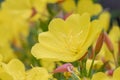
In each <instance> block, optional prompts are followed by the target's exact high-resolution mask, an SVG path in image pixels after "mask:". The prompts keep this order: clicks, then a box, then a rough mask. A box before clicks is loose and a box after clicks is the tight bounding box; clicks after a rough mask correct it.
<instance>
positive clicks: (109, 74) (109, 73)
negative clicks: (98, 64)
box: [106, 70, 114, 76]
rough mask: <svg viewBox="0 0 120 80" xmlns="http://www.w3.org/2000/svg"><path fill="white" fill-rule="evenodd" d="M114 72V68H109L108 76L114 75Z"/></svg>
mask: <svg viewBox="0 0 120 80" xmlns="http://www.w3.org/2000/svg"><path fill="white" fill-rule="evenodd" d="M113 72H114V70H108V71H107V72H106V73H107V75H108V76H112V75H113Z"/></svg>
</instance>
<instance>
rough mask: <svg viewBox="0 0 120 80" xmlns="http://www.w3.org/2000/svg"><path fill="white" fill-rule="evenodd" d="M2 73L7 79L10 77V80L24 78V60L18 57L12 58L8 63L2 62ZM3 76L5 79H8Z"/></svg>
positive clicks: (21, 79)
mask: <svg viewBox="0 0 120 80" xmlns="http://www.w3.org/2000/svg"><path fill="white" fill-rule="evenodd" d="M0 65H1V66H0V68H1V70H0V73H1V75H4V76H6V79H7V78H9V77H10V80H24V79H25V68H24V65H23V63H22V62H20V61H19V60H17V59H12V60H11V61H10V62H9V63H8V64H5V63H0ZM0 78H2V76H0ZM6 79H5V78H3V80H6Z"/></svg>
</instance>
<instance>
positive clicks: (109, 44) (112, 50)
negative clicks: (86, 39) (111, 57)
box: [104, 32, 114, 53]
mask: <svg viewBox="0 0 120 80" xmlns="http://www.w3.org/2000/svg"><path fill="white" fill-rule="evenodd" d="M104 41H105V43H106V45H107V47H108V49H109V50H110V51H111V52H112V53H113V52H114V48H113V44H112V42H111V40H110V38H109V37H108V35H107V33H106V32H104Z"/></svg>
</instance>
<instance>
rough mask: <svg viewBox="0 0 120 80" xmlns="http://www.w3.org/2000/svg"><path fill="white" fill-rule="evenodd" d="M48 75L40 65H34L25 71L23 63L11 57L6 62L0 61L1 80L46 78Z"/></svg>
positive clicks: (41, 79)
mask: <svg viewBox="0 0 120 80" xmlns="http://www.w3.org/2000/svg"><path fill="white" fill-rule="evenodd" d="M48 78H50V75H49V74H48V72H47V70H46V69H45V68H42V67H34V68H32V69H30V70H27V71H25V67H24V64H23V63H22V62H21V61H20V60H18V59H12V60H11V61H10V62H9V63H8V64H5V63H3V62H0V79H2V80H48Z"/></svg>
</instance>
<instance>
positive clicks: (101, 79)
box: [92, 72, 111, 80]
mask: <svg viewBox="0 0 120 80" xmlns="http://www.w3.org/2000/svg"><path fill="white" fill-rule="evenodd" d="M92 80H111V79H109V77H108V76H107V75H106V74H105V73H102V72H98V73H95V74H94V75H93V77H92Z"/></svg>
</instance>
